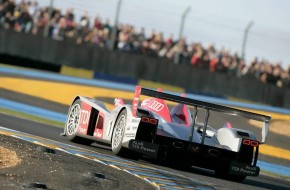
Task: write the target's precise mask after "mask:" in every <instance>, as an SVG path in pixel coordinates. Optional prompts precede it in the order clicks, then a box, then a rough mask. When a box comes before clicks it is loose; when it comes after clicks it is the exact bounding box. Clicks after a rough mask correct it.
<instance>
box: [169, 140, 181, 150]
mask: <svg viewBox="0 0 290 190" xmlns="http://www.w3.org/2000/svg"><path fill="white" fill-rule="evenodd" d="M172 144H173V146H174V148H179V149H180V148H184V143H183V142H180V141H174V142H173V143H172Z"/></svg>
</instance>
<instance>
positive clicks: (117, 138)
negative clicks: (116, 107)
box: [112, 109, 127, 156]
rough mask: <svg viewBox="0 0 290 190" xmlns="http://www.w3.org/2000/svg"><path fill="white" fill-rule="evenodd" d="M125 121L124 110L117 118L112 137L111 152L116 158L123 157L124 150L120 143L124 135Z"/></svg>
mask: <svg viewBox="0 0 290 190" xmlns="http://www.w3.org/2000/svg"><path fill="white" fill-rule="evenodd" d="M126 120H127V112H126V110H125V109H124V110H123V111H121V113H120V114H119V116H118V118H117V121H116V123H115V127H114V131H113V136H112V151H113V153H114V154H116V155H118V156H124V153H125V148H124V147H122V141H123V138H124V133H125V127H126Z"/></svg>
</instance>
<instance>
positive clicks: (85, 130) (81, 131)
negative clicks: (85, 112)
mask: <svg viewBox="0 0 290 190" xmlns="http://www.w3.org/2000/svg"><path fill="white" fill-rule="evenodd" d="M86 132H87V129H84V128H81V127H79V133H86Z"/></svg>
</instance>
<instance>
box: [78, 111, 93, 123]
mask: <svg viewBox="0 0 290 190" xmlns="http://www.w3.org/2000/svg"><path fill="white" fill-rule="evenodd" d="M90 115H91V112H90V111H87V110H82V111H81V117H80V123H81V125H87V124H89V120H90Z"/></svg>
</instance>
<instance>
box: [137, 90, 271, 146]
mask: <svg viewBox="0 0 290 190" xmlns="http://www.w3.org/2000/svg"><path fill="white" fill-rule="evenodd" d="M140 95H145V96H150V97H154V98H159V99H163V100H168V101H171V102H176V103H181V104H186V105H191V106H194V107H195V110H196V108H197V107H198V108H202V109H205V110H207V116H206V117H207V118H208V114H209V110H212V111H217V112H223V113H225V114H228V115H236V116H242V117H245V118H247V119H253V120H256V121H260V122H264V126H263V129H262V142H261V143H265V141H266V138H267V135H268V131H269V127H270V120H271V116H267V115H262V114H258V113H253V112H248V111H244V110H240V109H236V108H231V107H228V106H223V105H219V104H214V103H209V102H204V101H200V100H195V99H191V98H186V97H181V96H176V95H173V94H168V93H165V92H158V91H155V90H151V89H147V88H142V87H141V86H136V89H135V96H134V99H133V105H132V107H133V116H136V111H137V107H138V102H139V98H140ZM194 115H196V114H194ZM206 120H207V119H206ZM205 123H207V121H206V122H205ZM205 130H206V126H205V129H204V130H203V131H204V132H205Z"/></svg>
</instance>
